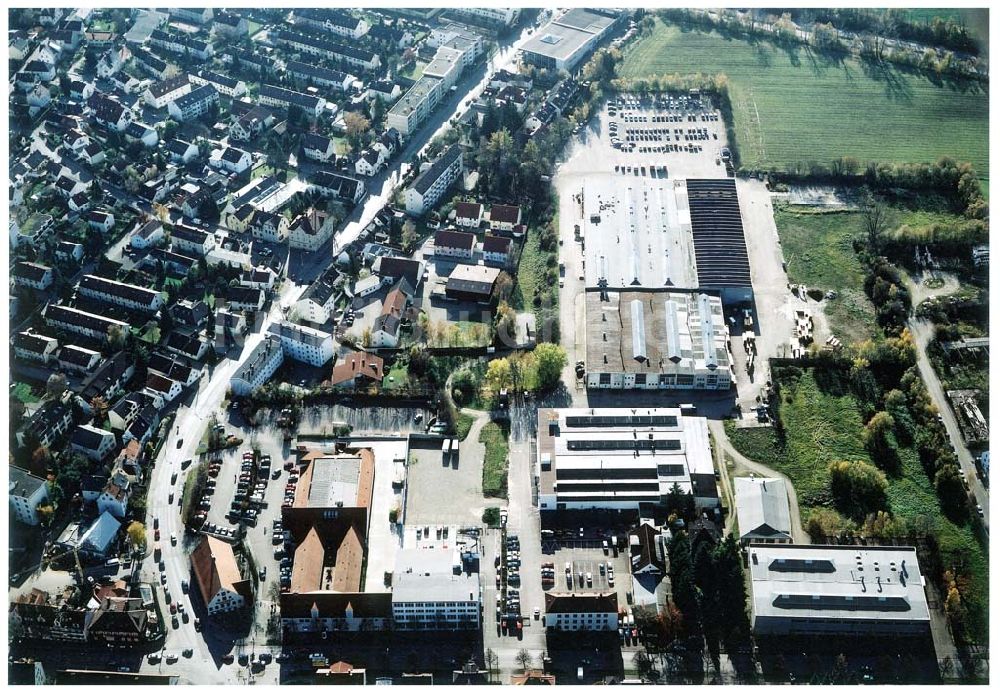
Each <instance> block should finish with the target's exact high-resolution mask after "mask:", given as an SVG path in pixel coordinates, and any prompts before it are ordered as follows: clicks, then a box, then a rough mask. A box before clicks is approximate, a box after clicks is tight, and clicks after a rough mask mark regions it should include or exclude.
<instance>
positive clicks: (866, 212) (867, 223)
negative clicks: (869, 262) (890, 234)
mask: <svg viewBox="0 0 1000 694" xmlns="http://www.w3.org/2000/svg"><path fill="white" fill-rule="evenodd" d="M888 216H889V211H888V208H886V206H885V203H884V202H883V201H882V200H881V199H879V198H876V197H875V196H874V195H873V194H872V192H871V191H870V190H867V189H866V190H865V191H864V192H863V193H862V201H861V219H862V222H863V225H864V229H865V237H866V239H867V243H868V252H869V253H871V255H872V256H879V255H881V254H882V242H883V237H884V236H885V232H886V229H887V228H888V226H889V220H888Z"/></svg>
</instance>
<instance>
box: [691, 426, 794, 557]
mask: <svg viewBox="0 0 1000 694" xmlns="http://www.w3.org/2000/svg"><path fill="white" fill-rule="evenodd" d="M708 428H709V429H711V430H712V435H713V436H714V437H715V440H716V441H717V442H718V444H719V447H720V448H721V450H722V453H723V454H725V455H728V456H730V457H731V458H732V459H733V460H734V461H736V462H737V463H738V464H740V465H742V466H743V467H745V468H746V469H747V470H750V471H751V472H754V473H756V474H758V475H763V476H765V477H777V478H778V479H780V480H782V481H784V483H785V486H786V488H787V490H788V515H789V516H790V518H791V521H792V541H793V542H795V544H797V545H807V544H809V543H810V540H809V535H808V534H807V533H806V531H805V530H804V529H803V528H802V516H801V514H800V512H799V497H798V495H797V494H796V493H795V487H794V486H793V485H792V481H791V480H790V479H788V475H785V474H783V473H781V472H778V471H777V470H772V469H771V468H769V467H767V466H766V465H762V464H761V463H758V462H755V461H753V460H750V459H749V458H747V457H746V456H745V455H743V454H742V453H740V452H739V451H737V450H736V449H735V448H734V447H733V444H732V443H730V441H729V437H728V436H727V435H726V427H725V425H724V423H723V421H722V420H720V419H709V420H708ZM723 460H724V459H723ZM733 505H734V507H735V499H734V504H733ZM733 510H734V511H735V508H734V509H733Z"/></svg>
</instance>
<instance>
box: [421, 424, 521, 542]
mask: <svg viewBox="0 0 1000 694" xmlns="http://www.w3.org/2000/svg"><path fill="white" fill-rule="evenodd" d="M481 427H482V424H481V423H480V422H477V423H476V424H474V425H473V427H472V431H471V432H470V433H469V436H468V437H467V438H466V439H465V441H462V442H461V444H460V445H459V451H460V454H459V455H458V456H456V455H454V454H453V455H451V456H449V457H448V459H447V460H445V459H444V457H443V456H442V454H441V443H440V441H437V440H431V441H418V442H413V444H412V445H411V446H410V460H409V465H408V466H407V470H406V514H405V520H406V524H407V525H424V524H430V525H442V524H455V525H468V524H473V525H480V524H481V523H482V517H483V510H484V509H485V508H487V507H489V506H499V505H501V504H502V503H503V499H486V498H484V497H483V451H484V446H483V444H481V443H480V442H479V430H480V428H481Z"/></svg>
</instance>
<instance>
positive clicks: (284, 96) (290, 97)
mask: <svg viewBox="0 0 1000 694" xmlns="http://www.w3.org/2000/svg"><path fill="white" fill-rule="evenodd" d="M257 100H258V101H259V102H260V103H261V104H263V105H264V106H272V107H274V108H278V109H281V110H282V111H287V110H288V108H289V107H291V106H297V107H299V108H301V109H302V110H303V111H304V112H305V114H306V115H307V116H308V117H309V118H318V117H319V114H320V113H321V112H322V111H323V109H324V108H326V100H325V99H323V98H322V97H319V96H313V95H311V94H304V93H303V92H296V91H293V90H291V89H285V88H284V87H276V86H274V85H270V84H262V85H260V92H259V93H258V95H257Z"/></svg>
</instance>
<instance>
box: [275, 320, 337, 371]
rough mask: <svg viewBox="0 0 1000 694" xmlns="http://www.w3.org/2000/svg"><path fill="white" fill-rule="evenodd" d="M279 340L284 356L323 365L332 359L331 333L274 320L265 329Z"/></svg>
mask: <svg viewBox="0 0 1000 694" xmlns="http://www.w3.org/2000/svg"><path fill="white" fill-rule="evenodd" d="M267 332H268V334H270V335H274V336H275V337H277V338H278V339H280V340H281V346H282V349H284V352H285V356H286V357H288V358H289V359H294V360H295V361H300V362H304V363H306V364H309V365H310V366H323V365H324V364H326V363H327V362H328V361H330V360H331V359H333V346H334V345H333V335H331V334H330V333H325V332H323V331H321V330H316V329H315V328H309V327H306V326H304V325H296V324H295V323H290V322H289V321H285V320H282V321H275V322H274V323H272V324H271V326H270V327H269V328H268V330H267Z"/></svg>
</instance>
